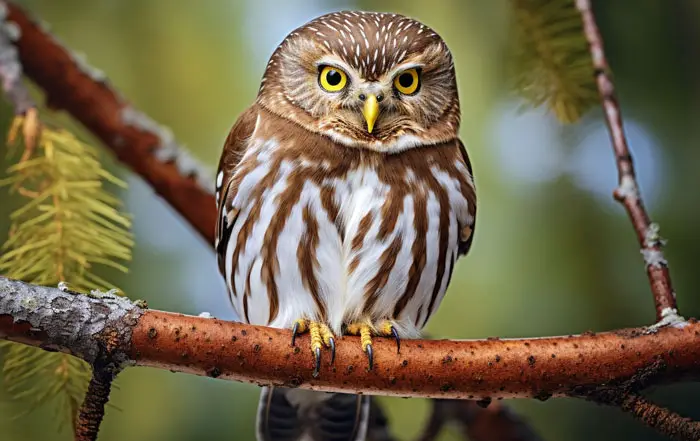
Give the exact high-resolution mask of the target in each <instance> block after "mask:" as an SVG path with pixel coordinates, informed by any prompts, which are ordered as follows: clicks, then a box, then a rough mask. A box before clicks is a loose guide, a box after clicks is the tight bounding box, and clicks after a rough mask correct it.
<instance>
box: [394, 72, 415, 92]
mask: <svg viewBox="0 0 700 441" xmlns="http://www.w3.org/2000/svg"><path fill="white" fill-rule="evenodd" d="M394 87H396V90H398V91H399V92H401V93H402V94H404V95H413V94H414V93H416V92H418V87H420V78H419V75H418V69H415V68H414V69H406V70H405V71H403V72H401V73H400V74H398V75H397V76H396V78H394Z"/></svg>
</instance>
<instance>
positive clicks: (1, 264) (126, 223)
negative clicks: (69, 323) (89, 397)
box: [0, 117, 133, 424]
mask: <svg viewBox="0 0 700 441" xmlns="http://www.w3.org/2000/svg"><path fill="white" fill-rule="evenodd" d="M18 118H19V119H18V120H16V121H15V123H14V124H13V125H12V129H11V132H10V136H9V137H8V138H9V139H10V140H14V139H16V138H18V136H17V134H18V132H19V131H20V128H23V127H24V128H26V123H27V121H26V120H23V119H22V118H23V117H18ZM24 132H25V135H26V133H27V130H24ZM29 132H34V133H37V137H36V140H35V141H36V142H35V145H33V144H34V142H31V141H30V142H29V143H27V142H26V141H27V138H26V136H22V137H21V138H22V140H23V141H25V143H24V154H23V155H22V158H21V159H20V160H19V162H18V163H16V164H14V165H13V166H11V167H10V168H9V170H8V177H7V178H5V179H3V180H0V186H5V187H7V188H9V190H10V192H12V193H18V194H20V195H21V196H22V197H23V198H24V199H25V200H26V203H24V204H23V205H22V206H21V207H20V208H18V209H17V210H15V211H14V212H13V213H12V214H11V226H10V233H9V237H8V239H7V241H6V242H5V244H4V245H3V246H2V249H1V255H0V273H2V274H4V275H7V276H8V277H12V278H15V279H21V280H25V281H28V282H31V283H37V284H42V285H54V286H55V285H56V284H58V283H59V282H62V281H67V282H69V284H70V287H71V288H74V289H77V290H91V289H110V288H113V285H111V284H110V283H109V282H107V281H106V280H104V279H103V278H101V277H100V276H98V275H97V274H95V269H96V267H99V266H107V267H111V268H116V269H117V270H120V271H126V267H125V266H124V263H125V262H126V261H128V260H130V258H131V248H132V246H133V239H132V236H131V233H130V232H129V229H130V227H131V220H130V219H129V218H128V217H127V216H125V215H124V214H122V213H121V212H120V211H119V210H118V207H119V205H120V203H119V200H118V199H117V198H115V197H114V196H112V195H111V194H109V193H108V192H107V190H106V189H105V187H104V184H105V183H106V182H109V183H112V184H116V185H117V186H120V187H123V186H124V185H125V184H124V183H123V182H122V181H120V180H119V179H117V178H116V177H115V176H113V175H112V174H111V173H109V172H108V171H107V170H105V169H104V168H103V167H102V165H101V164H100V162H99V157H98V152H97V150H96V149H95V148H94V147H92V146H90V145H88V144H86V143H84V142H81V141H80V140H78V139H77V138H76V137H75V136H73V135H72V134H71V133H70V132H68V131H66V130H62V129H53V128H50V127H48V126H45V125H43V126H41V129H40V130H30V131H29ZM0 350H1V351H2V357H0V361H1V362H2V369H3V380H4V381H3V383H4V387H5V390H6V391H7V393H8V395H9V397H10V398H11V399H13V400H18V401H21V402H22V403H23V404H24V406H22V407H23V408H24V409H27V410H26V411H25V413H26V412H28V411H31V410H33V409H35V408H37V407H38V406H41V405H45V404H50V405H51V406H52V407H53V408H55V409H56V411H57V412H58V413H60V414H61V418H59V420H60V421H61V422H62V423H64V424H65V423H66V422H69V421H70V422H74V418H75V416H76V412H77V409H78V407H79V406H80V403H81V401H82V399H83V396H84V394H85V390H86V388H87V383H88V381H89V379H90V367H89V366H88V365H87V364H86V363H85V362H83V361H81V360H79V359H77V358H74V357H71V356H69V355H66V354H62V353H50V352H45V351H42V350H40V349H37V348H32V347H29V346H24V345H20V344H14V343H9V342H0Z"/></svg>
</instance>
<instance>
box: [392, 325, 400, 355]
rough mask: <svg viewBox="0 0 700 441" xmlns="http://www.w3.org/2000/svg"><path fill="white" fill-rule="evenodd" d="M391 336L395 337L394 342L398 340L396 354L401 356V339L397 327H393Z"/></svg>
mask: <svg viewBox="0 0 700 441" xmlns="http://www.w3.org/2000/svg"><path fill="white" fill-rule="evenodd" d="M391 335H393V336H394V340H396V353H397V354H400V353H401V337H399V331H397V330H396V328H395V327H393V326H392V327H391Z"/></svg>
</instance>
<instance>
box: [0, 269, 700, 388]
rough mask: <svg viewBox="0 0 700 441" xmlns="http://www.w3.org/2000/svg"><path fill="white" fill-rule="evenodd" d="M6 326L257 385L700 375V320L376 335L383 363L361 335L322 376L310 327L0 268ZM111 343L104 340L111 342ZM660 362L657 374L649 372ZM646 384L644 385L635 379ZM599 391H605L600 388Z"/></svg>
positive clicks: (0, 329)
mask: <svg viewBox="0 0 700 441" xmlns="http://www.w3.org/2000/svg"><path fill="white" fill-rule="evenodd" d="M0 336H2V337H5V338H8V339H10V340H15V341H21V342H23V343H26V344H32V345H35V346H40V347H44V348H47V347H49V348H58V349H61V350H64V351H68V352H70V353H72V354H74V355H76V356H78V357H81V358H83V359H84V360H86V361H88V362H90V363H93V364H94V362H95V360H97V359H111V358H114V359H115V360H119V363H118V365H119V366H125V365H131V364H135V365H139V366H151V367H157V368H161V369H168V370H171V371H176V372H186V373H191V374H196V375H206V376H210V377H216V378H225V379H230V380H236V381H244V382H249V383H256V384H259V385H276V386H285V387H301V388H305V389H314V390H323V391H336V392H354V393H365V394H372V395H396V396H413V397H431V398H456V399H464V398H467V399H481V400H488V399H498V398H515V397H521V398H523V397H531V398H532V397H534V398H538V399H541V400H545V399H547V398H549V397H551V396H566V395H571V396H582V397H588V396H598V395H599V394H600V393H601V389H600V387H602V386H601V385H606V386H605V387H606V388H607V389H605V390H614V389H615V387H616V385H619V387H620V388H622V387H624V388H625V392H630V393H631V392H637V391H638V390H639V389H640V388H642V387H648V386H649V385H651V384H659V383H664V382H669V381H677V380H679V379H680V378H697V377H700V338H698V337H700V324H699V323H696V322H695V321H694V320H693V321H690V322H686V323H684V324H682V325H677V326H670V327H665V328H661V329H658V330H655V331H653V332H649V331H647V330H645V329H627V330H620V331H615V332H607V333H600V334H595V333H588V334H583V335H575V336H566V337H548V338H535V339H488V340H407V341H405V344H402V345H401V353H400V354H396V349H395V344H394V343H393V341H391V340H390V339H377V342H376V345H377V351H376V358H375V368H374V369H373V370H372V371H368V370H367V368H366V365H367V360H366V357H365V355H364V353H363V352H362V349H361V346H360V344H359V340H358V338H357V337H343V339H342V341H339V342H338V344H337V349H336V350H337V360H338V361H337V362H336V365H334V366H330V365H329V364H328V363H327V362H326V363H323V365H322V367H321V374H320V375H319V377H318V378H314V377H313V376H312V371H313V369H312V367H313V356H312V353H311V351H307V350H302V349H301V348H306V347H308V343H309V342H308V341H307V339H308V336H301V337H299V338H298V339H297V341H298V345H297V347H291V346H290V341H291V333H290V331H289V330H285V329H274V328H268V327H264V326H252V325H245V324H241V323H235V322H228V321H223V320H218V319H212V318H203V317H194V316H187V315H181V314H175V313H170V312H163V311H155V310H145V309H142V308H140V307H139V306H137V305H135V304H133V303H130V302H129V301H128V300H126V299H121V298H118V297H114V296H109V295H105V296H102V297H88V296H84V295H76V294H73V293H71V292H64V291H62V290H60V289H58V288H49V287H42V286H36V285H29V284H26V283H24V282H19V281H13V280H9V279H6V278H3V277H0ZM107 341H111V342H112V343H111V344H110V345H111V347H112V348H113V349H111V350H110V351H106V349H105V348H106V347H107V346H106V343H105V342H107ZM650 373H653V374H654V376H653V379H652V380H649V378H650ZM630 385H636V386H639V387H630ZM596 394H597V395H596Z"/></svg>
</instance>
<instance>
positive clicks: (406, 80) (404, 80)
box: [399, 73, 413, 88]
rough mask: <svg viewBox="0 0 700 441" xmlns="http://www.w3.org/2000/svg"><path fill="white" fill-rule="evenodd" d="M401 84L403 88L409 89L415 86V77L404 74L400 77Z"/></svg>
mask: <svg viewBox="0 0 700 441" xmlns="http://www.w3.org/2000/svg"><path fill="white" fill-rule="evenodd" d="M399 84H400V85H401V87H405V88H409V87H411V86H412V85H413V75H411V74H410V73H404V74H401V75H400V76H399Z"/></svg>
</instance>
